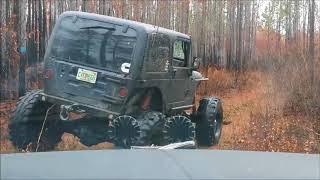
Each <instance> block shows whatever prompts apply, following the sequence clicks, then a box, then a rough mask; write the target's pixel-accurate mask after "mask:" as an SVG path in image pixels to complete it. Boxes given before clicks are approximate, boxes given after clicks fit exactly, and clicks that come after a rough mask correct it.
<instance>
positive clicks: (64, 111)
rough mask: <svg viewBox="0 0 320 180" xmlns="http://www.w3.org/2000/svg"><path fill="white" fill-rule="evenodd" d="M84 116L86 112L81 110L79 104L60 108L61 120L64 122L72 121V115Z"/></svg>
mask: <svg viewBox="0 0 320 180" xmlns="http://www.w3.org/2000/svg"><path fill="white" fill-rule="evenodd" d="M71 112H73V113H76V114H83V113H85V112H86V111H85V110H84V109H82V108H81V106H80V105H79V104H71V105H61V106H60V119H61V120H63V121H67V120H70V113H71Z"/></svg>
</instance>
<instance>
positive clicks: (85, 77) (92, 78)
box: [76, 68, 97, 84]
mask: <svg viewBox="0 0 320 180" xmlns="http://www.w3.org/2000/svg"><path fill="white" fill-rule="evenodd" d="M76 79H77V80H80V81H85V82H88V83H93V84H94V83H96V80H97V72H94V71H90V70H86V69H81V68H79V69H78V73H77V77H76Z"/></svg>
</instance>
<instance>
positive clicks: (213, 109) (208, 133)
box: [196, 97, 223, 147]
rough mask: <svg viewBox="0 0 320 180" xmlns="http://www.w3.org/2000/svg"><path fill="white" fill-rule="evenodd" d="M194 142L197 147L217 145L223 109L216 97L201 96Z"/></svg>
mask: <svg viewBox="0 0 320 180" xmlns="http://www.w3.org/2000/svg"><path fill="white" fill-rule="evenodd" d="M197 114H198V116H199V118H200V119H199V121H198V122H196V143H197V145H198V146H199V147H209V146H213V145H217V144H218V143H219V140H220V136H221V131H222V120H223V109H222V103H221V101H220V100H219V99H217V98H211V97H210V98H203V99H201V101H200V103H199V108H198V112H197Z"/></svg>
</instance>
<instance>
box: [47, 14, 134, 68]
mask: <svg viewBox="0 0 320 180" xmlns="http://www.w3.org/2000/svg"><path fill="white" fill-rule="evenodd" d="M135 45H136V31H135V30H134V29H132V28H129V27H128V26H119V25H115V24H111V23H105V22H100V21H95V20H90V19H84V18H74V17H65V18H64V19H63V20H62V21H61V24H60V25H59V27H58V30H57V31H56V34H55V35H54V40H53V45H52V50H51V54H50V56H53V57H56V58H58V59H63V60H65V61H70V62H75V63H79V64H83V65H88V66H94V67H98V68H103V69H108V70H111V71H116V72H123V68H121V67H123V66H126V67H128V66H130V63H131V60H132V58H133V54H134V49H135Z"/></svg>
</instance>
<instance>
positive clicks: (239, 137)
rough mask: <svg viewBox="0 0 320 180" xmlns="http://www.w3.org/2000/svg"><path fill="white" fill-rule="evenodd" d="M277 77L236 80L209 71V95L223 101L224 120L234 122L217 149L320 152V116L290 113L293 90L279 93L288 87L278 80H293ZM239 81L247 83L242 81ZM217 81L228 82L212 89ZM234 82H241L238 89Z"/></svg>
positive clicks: (253, 76) (252, 75)
mask: <svg viewBox="0 0 320 180" xmlns="http://www.w3.org/2000/svg"><path fill="white" fill-rule="evenodd" d="M288 75H290V74H288ZM242 76H244V77H242ZM275 76H278V75H277V74H276V73H257V72H252V73H246V74H241V75H239V76H238V77H237V76H235V75H234V74H233V73H229V72H225V71H217V70H209V73H208V77H209V79H212V80H210V81H209V82H207V88H208V89H210V91H208V92H209V93H208V94H206V95H211V96H220V98H221V99H222V100H223V107H224V120H225V121H227V122H231V124H229V125H225V126H224V127H223V134H222V139H221V143H220V145H219V147H218V149H232V150H256V151H281V152H304V153H319V152H320V146H319V136H318V135H319V134H318V133H317V132H316V131H315V130H316V129H315V126H317V122H319V119H316V118H317V117H319V116H311V115H310V114H311V113H310V111H307V113H308V114H309V115H308V116H306V115H305V114H306V112H305V111H292V110H288V105H289V104H290V103H292V102H289V101H288V100H289V99H290V98H289V97H291V96H292V93H291V92H294V91H282V92H281V93H280V92H279V90H278V89H277V87H280V86H285V84H282V85H280V84H278V83H277V82H276V81H275V80H276V79H277V80H278V78H286V80H285V81H286V82H287V83H290V82H289V81H291V80H294V79H290V78H288V77H280V76H278V78H275ZM217 77H218V78H217ZM236 78H238V79H240V80H241V81H245V82H239V81H237V80H236ZM215 79H223V80H225V81H223V82H220V84H219V85H218V86H217V87H213V86H215V83H216V80H215ZM295 81H297V80H295ZM301 82H302V81H301ZM232 83H238V86H235V85H232ZM291 83H292V82H291ZM292 84H294V83H292ZM300 87H301V86H300ZM200 88H205V85H204V84H202V85H201V86H200ZM221 88H225V89H224V90H222V89H221ZM203 93H204V89H200V90H199V94H198V96H197V99H200V96H202V95H204V94H203ZM309 101H316V102H317V99H316V98H314V97H313V98H311V99H307V100H306V102H305V103H310V102H309ZM300 103H301V102H300ZM290 106H291V107H292V106H294V104H290ZM317 112H318V111H317ZM318 129H319V128H318Z"/></svg>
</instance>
